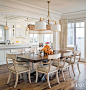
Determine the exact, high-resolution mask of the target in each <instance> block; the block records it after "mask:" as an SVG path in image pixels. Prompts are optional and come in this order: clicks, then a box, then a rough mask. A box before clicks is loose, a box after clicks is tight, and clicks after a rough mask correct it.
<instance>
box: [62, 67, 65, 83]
mask: <svg viewBox="0 0 86 90" xmlns="http://www.w3.org/2000/svg"><path fill="white" fill-rule="evenodd" d="M62 76H63V79H64V81H65V77H64V73H63V68H62Z"/></svg>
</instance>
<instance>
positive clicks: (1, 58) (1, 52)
mask: <svg viewBox="0 0 86 90" xmlns="http://www.w3.org/2000/svg"><path fill="white" fill-rule="evenodd" d="M29 47H39V45H32V44H27V43H26V44H9V45H6V44H0V65H3V64H6V53H10V50H11V49H21V48H23V49H24V48H29Z"/></svg>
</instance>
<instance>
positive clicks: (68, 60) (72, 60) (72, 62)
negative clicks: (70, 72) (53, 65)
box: [66, 59, 78, 64]
mask: <svg viewBox="0 0 86 90" xmlns="http://www.w3.org/2000/svg"><path fill="white" fill-rule="evenodd" d="M66 62H67V63H70V59H67V60H66ZM77 62H78V60H77V59H75V62H74V59H71V63H70V64H74V63H77Z"/></svg>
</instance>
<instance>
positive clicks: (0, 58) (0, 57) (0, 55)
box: [0, 50, 10, 65]
mask: <svg viewBox="0 0 86 90" xmlns="http://www.w3.org/2000/svg"><path fill="white" fill-rule="evenodd" d="M6 53H10V50H0V65H2V64H6Z"/></svg>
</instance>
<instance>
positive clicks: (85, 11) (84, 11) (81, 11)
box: [62, 9, 86, 15]
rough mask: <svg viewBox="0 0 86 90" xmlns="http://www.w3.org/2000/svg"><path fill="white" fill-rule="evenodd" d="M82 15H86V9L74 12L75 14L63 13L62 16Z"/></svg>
mask: <svg viewBox="0 0 86 90" xmlns="http://www.w3.org/2000/svg"><path fill="white" fill-rule="evenodd" d="M80 13H86V9H85V10H80V11H74V12H68V13H63V14H62V15H70V14H80Z"/></svg>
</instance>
